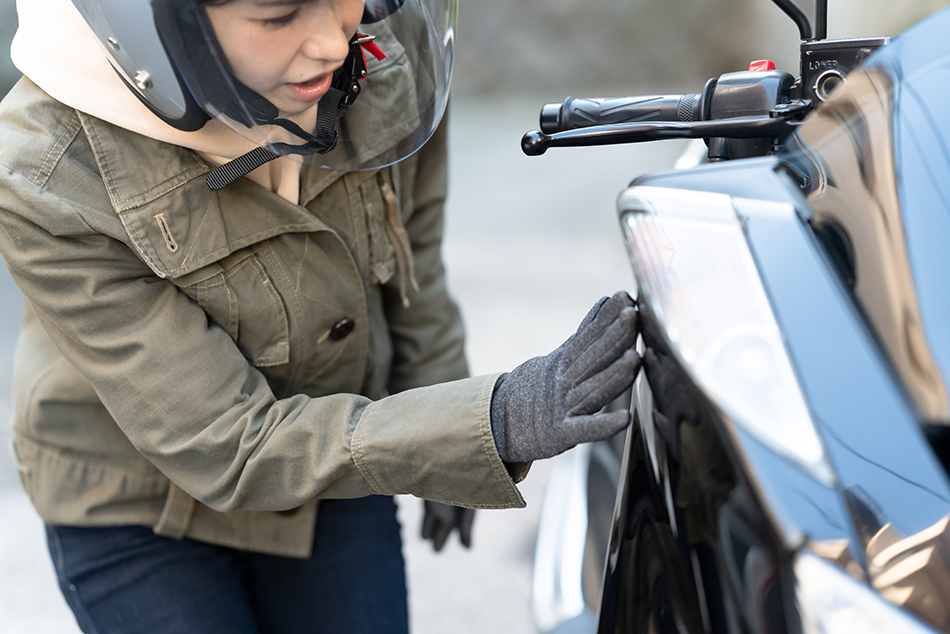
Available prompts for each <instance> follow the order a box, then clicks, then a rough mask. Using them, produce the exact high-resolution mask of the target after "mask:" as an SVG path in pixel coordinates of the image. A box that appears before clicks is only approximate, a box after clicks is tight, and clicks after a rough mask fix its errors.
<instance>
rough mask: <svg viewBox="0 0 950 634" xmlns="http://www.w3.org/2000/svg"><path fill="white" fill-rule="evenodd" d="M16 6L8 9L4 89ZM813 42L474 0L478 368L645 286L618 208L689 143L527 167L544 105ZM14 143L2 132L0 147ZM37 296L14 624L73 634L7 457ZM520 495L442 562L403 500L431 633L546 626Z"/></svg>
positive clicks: (17, 516) (5, 352)
mask: <svg viewBox="0 0 950 634" xmlns="http://www.w3.org/2000/svg"><path fill="white" fill-rule="evenodd" d="M947 4H950V0H903V1H902V2H893V1H892V0H830V7H829V37H851V36H864V35H868V36H870V35H896V34H898V33H899V32H900V31H902V30H903V29H905V28H906V27H907V26H910V25H911V24H913V23H915V22H917V21H918V20H920V19H921V18H922V17H924V16H926V15H928V14H930V13H932V12H934V11H936V10H938V9H940V8H942V7H944V6H946V5H947ZM15 28H16V12H15V8H14V1H13V0H0V95H2V94H5V93H6V91H7V90H8V89H9V87H10V86H11V85H12V84H13V83H14V82H15V81H16V78H17V73H16V70H15V69H14V68H13V66H12V64H11V63H10V60H9V57H8V51H9V41H10V38H11V37H12V35H13V33H14V32H15ZM797 36H798V32H797V29H796V28H795V26H794V25H793V23H792V22H791V21H790V20H788V19H787V18H785V17H784V14H782V13H781V12H780V11H779V9H778V8H776V7H775V6H774V5H773V4H772V3H771V2H768V1H767V0H518V2H511V1H510V0H478V1H477V2H466V1H465V0H462V2H461V7H460V17H459V31H458V40H457V53H456V55H457V56H456V62H457V63H456V69H455V76H454V84H453V95H454V96H453V102H452V105H451V108H450V110H451V116H450V122H451V147H450V156H451V173H450V178H451V188H450V201H449V205H448V207H447V210H446V214H447V220H446V223H447V224H446V239H445V246H444V257H445V260H446V266H447V269H448V274H449V279H450V284H451V288H452V289H453V292H454V295H455V297H456V299H457V300H458V301H459V304H460V305H461V308H462V312H463V315H464V317H465V320H466V325H467V327H468V333H469V334H468V353H469V359H470V363H471V367H472V371H473V372H474V373H476V374H482V373H487V372H494V371H498V370H506V369H510V368H512V367H513V366H515V365H517V364H519V363H521V362H523V361H524V360H526V359H528V358H530V357H532V356H536V355H540V354H546V353H547V352H549V351H550V350H551V349H553V348H554V347H556V346H557V345H559V344H560V343H561V342H562V341H563V340H564V339H565V338H566V337H568V336H569V335H570V334H571V333H572V332H573V330H574V328H575V327H576V325H577V323H578V322H579V321H580V319H581V318H582V317H583V316H584V314H585V313H586V312H587V310H588V309H589V308H590V306H591V305H592V304H593V303H594V302H595V301H596V300H597V299H598V298H600V297H601V296H603V295H609V294H612V293H613V292H615V291H616V290H619V289H628V290H629V289H630V288H631V287H632V275H631V273H630V269H629V265H628V264H627V260H626V254H625V252H624V247H623V244H622V242H621V239H620V232H619V228H618V226H617V222H616V219H615V216H614V203H615V200H616V196H617V194H618V193H619V192H620V190H621V189H622V188H623V187H624V186H625V185H626V184H627V183H628V182H629V181H630V180H631V179H632V178H633V177H635V176H637V175H639V174H642V173H645V172H649V171H654V170H659V169H666V168H668V167H670V166H671V165H672V163H673V161H674V160H675V159H676V157H677V155H678V154H679V152H681V151H682V148H683V144H682V143H680V142H661V143H649V144H643V145H640V146H627V147H612V148H583V149H574V150H552V151H550V152H549V153H548V154H546V155H545V156H543V157H538V158H527V157H525V156H523V155H522V154H521V152H520V149H519V141H520V139H521V136H522V134H524V132H526V131H528V130H530V129H534V128H536V127H537V118H538V113H539V111H540V108H541V106H542V105H543V104H544V103H546V102H549V101H561V100H562V99H563V98H564V97H566V96H567V95H573V96H615V95H631V94H651V93H661V92H698V91H699V90H700V89H701V88H702V86H703V84H704V82H705V81H706V80H707V79H708V78H710V77H715V76H718V75H720V74H722V73H724V72H730V71H734V70H742V69H744V68H746V67H747V66H748V63H749V62H750V61H751V60H755V59H763V58H768V59H771V60H773V61H774V62H775V63H776V65H777V66H778V67H779V68H781V69H785V70H788V71H790V72H793V73H794V72H795V71H796V70H797V67H798V56H797V47H798V41H797ZM2 142H3V140H2V139H0V143H2ZM21 310H22V301H21V299H20V296H19V292H18V291H17V289H16V287H15V285H14V284H13V282H12V281H11V280H10V278H9V276H8V275H7V272H6V270H5V269H2V270H0V445H2V447H3V448H2V449H0V631H2V632H4V633H5V634H7V633H8V634H46V633H50V634H54V633H55V634H75V633H76V632H78V628H77V627H76V625H75V622H74V620H73V618H72V615H71V613H70V612H69V611H68V609H67V608H66V606H65V603H64V601H63V599H62V597H61V595H60V594H59V591H58V589H57V588H56V585H55V581H54V577H53V572H52V566H51V564H50V562H49V558H48V556H47V554H46V551H45V542H44V539H43V535H42V525H41V523H40V521H39V519H38V518H37V517H36V515H35V513H34V512H33V510H32V508H31V507H30V505H29V502H28V501H27V500H26V498H25V496H24V495H23V493H22V492H21V490H20V488H19V484H18V483H17V477H16V471H15V469H14V467H13V464H12V460H11V457H10V451H9V448H8V447H9V441H10V437H11V429H10V411H11V407H10V387H9V386H10V377H11V363H12V357H13V349H14V343H15V339H16V335H17V330H18V324H19V320H20V312H21ZM557 460H558V459H557V458H556V459H554V460H551V461H546V462H544V463H539V464H536V465H535V466H534V467H533V469H532V472H531V474H530V476H529V477H528V479H527V480H526V481H525V482H524V483H523V484H522V485H521V489H522V492H523V493H524V496H525V498H526V499H527V501H528V508H527V509H526V510H522V511H480V512H479V514H478V516H477V517H476V522H475V529H474V537H473V541H474V548H473V550H471V551H466V550H464V549H462V548H461V547H460V546H459V544H458V542H457V540H456V539H455V538H453V540H452V541H451V542H450V543H449V544H448V545H447V547H446V549H445V550H444V551H443V552H442V553H441V554H438V555H435V554H433V553H432V552H431V549H430V548H429V547H428V545H426V544H425V543H423V542H422V541H421V539H420V538H419V537H418V532H419V526H420V524H419V523H420V519H421V502H419V501H418V500H414V499H409V498H403V499H400V500H399V502H400V515H401V517H402V520H403V526H404V528H403V539H404V542H405V555H406V559H407V566H408V578H409V588H410V610H411V612H410V613H411V619H412V626H413V631H414V632H416V634H429V633H435V632H457V633H463V634H464V633H469V632H488V631H505V632H515V631H516V632H528V633H530V632H534V631H535V628H534V625H533V622H532V619H531V613H530V592H531V569H532V563H533V556H534V545H535V534H536V529H537V524H538V516H539V512H540V507H541V501H542V498H543V495H544V489H545V484H546V482H547V476H548V474H549V473H550V472H551V469H552V468H553V467H554V466H556V464H557Z"/></svg>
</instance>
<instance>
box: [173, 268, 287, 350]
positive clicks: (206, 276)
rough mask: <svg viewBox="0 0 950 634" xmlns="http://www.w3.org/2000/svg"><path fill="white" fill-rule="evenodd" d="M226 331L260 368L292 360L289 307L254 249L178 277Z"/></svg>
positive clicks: (183, 287)
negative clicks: (288, 320)
mask: <svg viewBox="0 0 950 634" xmlns="http://www.w3.org/2000/svg"><path fill="white" fill-rule="evenodd" d="M175 282H176V283H177V284H178V285H179V286H180V287H181V288H182V290H183V291H184V292H185V293H186V294H188V295H189V296H190V297H191V298H192V299H194V300H195V301H196V302H197V303H198V305H199V306H201V308H203V309H204V311H205V313H207V315H208V317H209V318H210V319H211V320H212V321H213V322H214V323H216V324H217V325H219V326H220V327H221V328H223V329H224V330H226V331H227V333H228V334H229V335H231V338H232V339H234V341H235V343H237V346H238V348H240V350H241V353H242V354H243V355H244V356H245V357H246V358H247V359H248V361H250V362H251V363H252V364H253V365H255V366H258V367H266V366H274V365H281V364H284V363H287V362H288V361H289V360H290V331H289V327H288V322H287V310H286V308H285V306H284V303H283V301H282V300H281V297H280V295H279V294H278V293H277V290H276V289H275V288H274V284H273V282H271V279H270V277H269V276H268V274H267V270H266V269H265V268H264V266H263V264H261V261H260V260H259V259H258V257H257V256H256V255H255V254H254V253H253V252H252V251H250V250H249V249H245V250H242V251H237V252H235V253H232V254H231V255H229V256H228V257H226V258H224V259H223V260H221V261H219V262H217V263H215V264H212V265H209V266H206V267H204V268H202V269H199V270H198V271H195V272H194V273H190V274H188V275H185V276H183V277H181V278H178V279H177V280H175Z"/></svg>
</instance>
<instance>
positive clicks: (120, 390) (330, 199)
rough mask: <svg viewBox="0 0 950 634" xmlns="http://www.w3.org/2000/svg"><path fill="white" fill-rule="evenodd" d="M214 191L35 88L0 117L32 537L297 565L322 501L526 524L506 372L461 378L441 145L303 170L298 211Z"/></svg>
mask: <svg viewBox="0 0 950 634" xmlns="http://www.w3.org/2000/svg"><path fill="white" fill-rule="evenodd" d="M443 127H444V126H443ZM208 171H209V166H208V165H206V164H205V163H204V162H203V161H202V160H201V159H200V158H199V157H198V156H197V155H196V154H195V153H193V152H191V151H190V150H186V149H183V148H180V147H177V146H173V145H169V144H165V143H161V142H159V141H155V140H152V139H148V138H146V137H142V136H139V135H136V134H133V133H130V132H128V131H125V130H122V129H120V128H117V127H115V126H113V125H110V124H108V123H106V122H104V121H101V120H98V119H95V118H93V117H90V116H87V115H84V114H82V113H79V112H77V111H75V110H72V109H70V108H68V107H66V106H64V105H62V104H60V103H59V102H57V101H55V100H53V99H51V98H50V97H48V96H47V95H46V94H45V93H43V92H42V91H41V90H40V89H38V88H37V87H36V86H35V85H33V84H32V83H30V82H29V81H28V80H23V81H21V82H20V84H18V86H17V87H16V88H15V89H14V90H13V91H12V92H11V93H10V94H9V96H8V97H7V98H6V99H5V100H4V101H3V103H2V104H0V254H2V256H3V259H4V262H5V263H6V265H7V266H8V268H9V269H10V272H11V274H12V275H13V278H14V280H15V281H16V282H17V284H18V285H19V287H20V289H21V290H22V291H23V294H24V296H25V297H26V300H27V301H26V316H25V319H24V323H23V329H22V333H21V335H20V340H19V343H18V347H17V353H16V359H15V365H16V367H15V378H14V410H15V420H14V431H15V441H14V443H15V446H14V449H15V454H16V456H17V460H18V467H19V470H20V475H21V480H22V482H23V485H24V487H25V489H26V491H27V493H28V495H29V496H30V498H31V500H32V502H33V504H34V506H35V507H36V509H37V511H38V512H39V514H40V515H41V516H42V518H43V519H44V521H46V522H47V523H51V524H67V525H87V526H88V525H93V526H95V525H115V524H144V525H149V526H153V527H154V529H155V531H156V532H158V533H159V534H163V535H170V536H173V537H191V538H194V539H199V540H203V541H208V542H212V543H218V544H224V545H228V546H232V547H236V548H243V549H249V550H257V551H261V552H268V553H274V554H283V555H290V556H306V555H307V554H308V553H309V551H310V546H311V538H312V531H313V526H314V521H315V517H316V512H317V500H319V499H320V498H346V497H361V496H366V495H372V494H385V495H392V494H400V493H408V494H412V495H415V496H418V497H421V498H426V499H430V500H436V501H440V502H445V503H448V504H455V505H460V506H468V507H475V508H507V507H521V506H524V501H523V499H522V497H521V495H520V494H519V492H518V490H517V487H516V486H515V483H514V481H513V480H512V478H511V476H510V475H509V472H508V471H507V469H506V466H505V465H504V464H503V463H502V461H501V459H500V458H499V456H498V452H497V451H496V449H495V446H494V441H493V437H492V432H491V425H490V420H489V406H490V401H491V393H492V389H493V386H494V384H495V381H496V379H497V375H495V376H484V377H477V378H471V379H465V378H464V377H465V376H467V368H466V365H465V360H464V356H463V350H462V343H463V333H462V325H461V320H460V318H459V313H458V310H457V308H456V306H455V304H454V303H453V301H452V300H451V298H450V297H449V295H448V293H447V290H446V285H445V273H444V270H443V266H442V261H441V255H440V249H441V239H442V222H443V221H442V204H443V200H444V197H445V186H446V156H445V139H444V132H443V131H440V132H439V133H438V134H437V135H436V137H434V138H433V140H432V141H430V143H429V144H428V145H426V147H424V148H423V149H422V150H421V151H420V152H418V153H417V154H416V155H414V156H413V157H411V158H410V159H407V160H406V161H404V162H402V163H400V164H398V165H397V166H393V167H390V168H387V169H383V170H380V171H376V172H354V173H348V174H344V175H341V174H335V173H331V172H326V171H322V170H304V173H303V176H302V182H301V205H294V204H291V203H289V202H287V201H286V200H284V199H282V198H280V197H278V196H276V195H275V194H273V193H271V192H270V191H267V190H265V189H264V188H262V187H260V186H258V185H256V184H254V183H252V182H251V181H248V180H247V179H240V180H239V181H238V182H236V183H234V184H233V185H231V186H229V187H228V188H226V189H224V190H222V191H220V192H212V191H210V190H209V189H208V187H207V185H206V184H205V175H206V173H207V172H208ZM396 212H398V216H396V215H394V214H395V213H396ZM400 221H401V222H400ZM400 232H402V233H400ZM400 235H402V236H403V238H402V243H403V244H407V245H411V252H412V257H411V258H409V261H408V263H407V261H406V260H407V258H406V255H405V253H402V254H400V246H399V243H400V238H399V236H400ZM407 239H408V240H407ZM412 262H414V268H415V273H414V277H415V279H416V280H417V281H418V287H419V290H418V291H415V292H412V291H410V292H409V293H408V298H409V300H410V303H409V304H408V306H407V305H406V304H405V303H404V302H403V301H402V299H401V292H400V281H402V282H403V283H405V282H406V280H407V278H409V277H411V275H410V274H409V272H408V271H407V269H410V268H411V266H409V265H410V264H411V263H412ZM455 379H459V380H455ZM447 380H448V381H453V382H449V383H439V382H441V381H447ZM436 383H439V384H437V385H432V384H436ZM420 386H430V387H420ZM513 471H514V472H515V473H517V474H518V475H517V477H519V478H520V477H523V472H524V470H523V469H521V470H517V469H515V470H513Z"/></svg>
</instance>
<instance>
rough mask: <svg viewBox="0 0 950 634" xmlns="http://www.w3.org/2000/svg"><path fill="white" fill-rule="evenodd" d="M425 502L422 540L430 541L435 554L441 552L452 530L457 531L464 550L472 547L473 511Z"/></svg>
mask: <svg viewBox="0 0 950 634" xmlns="http://www.w3.org/2000/svg"><path fill="white" fill-rule="evenodd" d="M423 501H424V502H425V517H424V518H423V519H422V539H431V540H432V547H433V548H434V549H435V552H439V551H440V550H442V547H443V546H444V545H445V540H447V539H448V538H449V535H451V534H452V529H455V528H457V529H459V540H460V541H461V542H462V545H463V546H465V547H466V548H471V547H472V522H474V521H475V509H463V508H461V507H459V506H449V505H448V504H441V503H439V502H431V501H429V500H423Z"/></svg>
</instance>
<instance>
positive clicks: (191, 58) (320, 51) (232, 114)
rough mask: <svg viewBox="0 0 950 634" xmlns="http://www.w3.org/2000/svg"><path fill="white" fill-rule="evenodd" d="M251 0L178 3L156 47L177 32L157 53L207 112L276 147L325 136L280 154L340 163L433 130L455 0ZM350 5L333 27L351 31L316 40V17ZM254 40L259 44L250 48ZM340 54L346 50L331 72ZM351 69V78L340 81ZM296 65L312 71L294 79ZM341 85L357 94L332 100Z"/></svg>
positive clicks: (387, 156)
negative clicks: (324, 142) (314, 144)
mask: <svg viewBox="0 0 950 634" xmlns="http://www.w3.org/2000/svg"><path fill="white" fill-rule="evenodd" d="M260 6H261V5H260V3H254V2H250V0H232V2H228V3H225V4H215V3H210V4H202V3H200V2H199V3H198V4H197V6H196V5H195V4H192V5H191V6H190V7H185V8H182V7H181V5H179V9H178V11H177V19H176V21H177V23H178V24H177V31H178V33H177V34H176V35H179V36H180V39H178V38H168V39H167V40H166V45H168V44H169V43H171V42H169V40H171V39H178V42H179V46H177V47H176V46H169V47H168V48H169V49H170V50H169V52H171V53H172V55H173V57H176V58H177V59H176V65H177V66H178V68H179V70H180V71H181V74H182V76H183V78H184V81H185V83H186V84H187V86H188V89H189V91H190V92H191V93H192V94H193V95H194V97H195V98H196V100H197V101H198V104H199V105H200V106H201V108H202V109H203V110H204V111H205V112H206V113H208V115H210V116H211V117H212V118H215V119H217V120H219V121H221V122H222V123H224V124H226V125H227V126H229V127H230V128H231V129H233V130H234V131H236V132H237V133H239V134H241V135H242V136H244V137H245V138H247V139H249V140H250V141H251V142H253V143H254V144H256V145H259V146H263V147H267V148H268V149H270V150H271V151H273V152H274V153H276V154H288V152H287V147H288V146H299V145H302V144H305V143H307V142H308V141H312V140H313V138H314V137H313V136H310V135H316V137H317V138H320V139H324V138H327V135H328V134H330V133H333V132H335V134H333V136H334V137H335V143H333V147H332V149H329V150H320V151H317V152H314V153H312V154H310V155H306V156H299V155H296V154H289V155H290V156H293V157H295V158H297V159H299V160H301V161H303V162H306V163H310V164H312V165H314V166H317V167H321V168H326V169H332V170H341V171H351V170H367V169H378V168H381V167H385V166H387V165H391V164H392V163H395V162H397V161H400V160H402V159H404V158H406V157H407V156H409V155H411V154H412V153H413V152H415V151H416V150H418V149H419V148H420V147H422V145H423V144H424V143H425V142H426V141H427V140H428V139H429V138H430V137H431V136H432V134H433V133H434V132H435V129H436V127H438V125H439V122H440V121H441V119H442V115H443V113H444V111H445V105H446V101H447V99H448V93H449V84H450V81H451V74H452V58H453V48H454V37H455V26H456V19H457V0H366V2H365V3H362V2H359V1H358V0H310V1H309V2H303V3H301V4H299V5H293V6H289V7H288V5H286V4H283V5H275V6H279V7H280V8H268V9H265V10H264V12H261V9H260ZM242 11H244V12H243V13H242ZM229 12H230V13H229ZM255 12H257V13H255ZM354 12H355V16H356V17H355V19H352V20H351V22H352V26H351V27H346V28H345V29H344V30H351V31H353V32H352V33H349V32H344V33H342V34H341V32H340V29H339V27H335V28H336V31H334V30H333V29H332V28H331V29H329V31H328V32H329V33H330V34H331V37H332V38H334V39H336V42H334V43H333V45H332V46H326V47H323V46H322V44H321V42H320V35H319V34H320V33H322V32H323V31H322V29H323V28H324V27H323V25H322V24H323V23H322V22H321V19H322V18H323V17H327V18H331V17H340V18H342V19H341V20H340V21H342V22H344V23H345V22H346V17H345V16H353V15H354ZM360 16H362V17H360ZM288 19H289V21H286V22H285V21H284V20H288ZM268 20H270V21H268ZM248 31H249V32H250V37H249V36H248V35H247V33H248ZM311 31H312V32H311ZM308 38H313V40H314V41H315V42H316V43H314V41H311V42H308V41H307V40H308ZM347 38H348V39H347ZM255 45H257V46H261V47H266V49H267V50H262V51H261V52H260V53H258V52H257V51H256V50H255V48H254V47H255ZM343 47H346V48H345V49H344V48H343ZM175 48H179V54H175V51H174V49H175ZM343 50H346V51H348V52H349V56H348V57H347V60H346V61H345V62H344V63H343V67H342V68H339V69H337V68H338V67H339V65H340V61H339V60H340V58H341V57H342V54H341V51H343ZM333 52H335V60H334V59H333V58H334V55H333ZM354 56H359V58H360V59H356V62H355V64H354V59H355V57H354ZM364 60H365V61H364ZM351 68H355V70H356V72H355V75H356V77H355V78H354V79H353V81H349V82H348V81H345V80H346V79H347V78H348V77H349V76H350V75H351V73H350V72H349V71H350V69H351ZM298 69H302V72H303V74H304V75H308V74H310V73H313V75H312V76H311V77H303V78H302V79H303V81H295V80H298V79H300V74H299V72H298V73H297V74H294V73H295V71H298ZM363 70H365V76H362V75H363V73H362V71H363ZM361 76H362V78H360V77H361ZM353 83H356V84H358V86H359V88H358V96H356V97H355V98H352V96H351V98H350V99H348V100H347V101H350V103H349V104H348V105H346V106H345V108H342V109H341V108H339V107H338V104H339V103H340V95H341V94H346V93H349V94H350V95H352V94H353V93H352V92H350V91H349V90H348V86H350V85H352V84H353ZM324 89H326V90H324ZM335 89H340V90H342V91H343V93H336V92H334V90H335ZM341 113H342V115H341Z"/></svg>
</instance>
